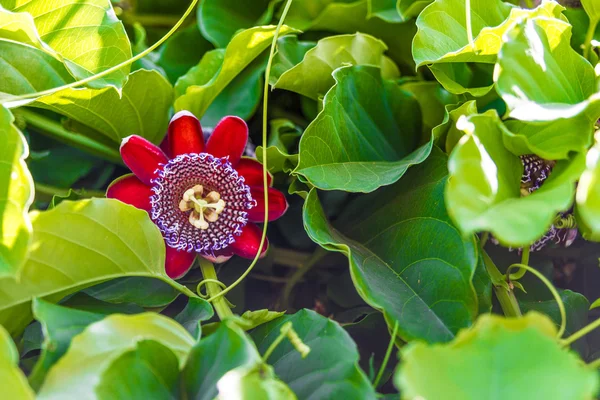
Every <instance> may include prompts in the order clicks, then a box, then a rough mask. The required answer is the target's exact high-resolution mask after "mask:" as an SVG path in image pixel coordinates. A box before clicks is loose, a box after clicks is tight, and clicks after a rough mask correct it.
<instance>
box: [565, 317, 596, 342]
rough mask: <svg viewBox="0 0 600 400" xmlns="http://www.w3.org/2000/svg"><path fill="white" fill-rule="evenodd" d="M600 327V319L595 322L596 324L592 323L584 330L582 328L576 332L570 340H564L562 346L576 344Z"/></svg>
mask: <svg viewBox="0 0 600 400" xmlns="http://www.w3.org/2000/svg"><path fill="white" fill-rule="evenodd" d="M598 327H600V318H598V319H597V320H595V321H594V322H592V323H590V324H587V325H586V326H584V327H583V328H581V329H580V330H578V331H577V332H575V333H574V334H572V335H571V336H569V337H568V338H566V339H564V340H563V341H562V344H563V345H565V346H568V345H570V344H572V343H574V342H576V341H577V340H579V339H581V338H582V337H584V336H585V335H587V334H588V333H590V332H591V331H593V330H594V329H596V328H598Z"/></svg>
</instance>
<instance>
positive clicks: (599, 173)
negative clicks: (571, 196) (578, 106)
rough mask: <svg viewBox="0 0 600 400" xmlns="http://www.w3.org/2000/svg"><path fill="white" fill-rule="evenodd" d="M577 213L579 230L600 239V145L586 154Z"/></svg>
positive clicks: (592, 238) (588, 238) (578, 191)
mask: <svg viewBox="0 0 600 400" xmlns="http://www.w3.org/2000/svg"><path fill="white" fill-rule="evenodd" d="M576 200H577V207H576V215H577V220H578V221H577V222H578V225H579V230H580V231H581V233H582V234H583V237H584V238H586V239H587V240H593V241H595V242H598V241H600V146H599V145H598V144H596V145H595V146H594V147H592V148H591V149H590V150H589V151H588V153H587V156H586V168H585V171H584V172H583V174H582V175H581V178H580V179H579V184H578V185H577V195H576Z"/></svg>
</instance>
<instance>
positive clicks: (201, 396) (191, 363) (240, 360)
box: [181, 323, 260, 400]
mask: <svg viewBox="0 0 600 400" xmlns="http://www.w3.org/2000/svg"><path fill="white" fill-rule="evenodd" d="M258 362H260V355H259V354H258V351H256V348H255V347H254V344H253V343H252V341H250V340H249V339H248V338H247V337H246V335H245V334H244V332H243V331H242V330H241V329H240V328H239V327H237V326H236V325H235V324H233V323H221V324H220V325H219V328H218V329H217V330H216V331H215V332H214V333H212V334H211V335H209V336H208V337H206V338H204V339H202V340H201V341H200V342H198V343H196V345H194V347H193V348H192V350H191V351H190V354H189V358H188V360H187V363H186V365H185V367H184V368H183V371H182V375H181V379H182V390H183V392H184V393H185V396H184V397H185V398H189V399H195V400H213V399H214V398H215V397H216V396H217V394H218V393H217V382H218V381H219V379H221V378H222V377H223V375H225V373H227V372H228V371H230V370H232V369H234V368H237V367H239V366H242V365H248V364H255V363H258Z"/></svg>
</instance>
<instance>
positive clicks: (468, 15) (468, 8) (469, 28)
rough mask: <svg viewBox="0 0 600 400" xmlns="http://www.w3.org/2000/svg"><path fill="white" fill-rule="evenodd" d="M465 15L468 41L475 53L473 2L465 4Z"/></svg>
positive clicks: (467, 0) (469, 1)
mask: <svg viewBox="0 0 600 400" xmlns="http://www.w3.org/2000/svg"><path fill="white" fill-rule="evenodd" d="M465 13H466V22H467V27H466V28H467V39H468V40H469V44H470V45H471V48H472V49H473V51H475V42H474V41H473V25H472V24H471V0H466V2H465Z"/></svg>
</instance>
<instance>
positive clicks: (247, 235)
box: [228, 223, 269, 259]
mask: <svg viewBox="0 0 600 400" xmlns="http://www.w3.org/2000/svg"><path fill="white" fill-rule="evenodd" d="M261 237H262V229H260V228H259V227H258V226H256V225H254V224H252V223H250V224H248V225H246V226H245V227H243V228H242V234H241V235H240V236H237V237H236V238H235V242H233V243H232V244H230V245H229V247H228V249H231V250H232V251H233V252H234V253H235V254H237V255H238V256H240V257H244V258H250V259H252V258H254V257H255V256H256V253H258V247H259V245H260V238H261ZM268 248H269V241H268V240H267V238H265V244H264V245H263V249H262V253H261V255H260V256H261V257H264V256H265V254H266V253H267V249H268Z"/></svg>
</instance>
